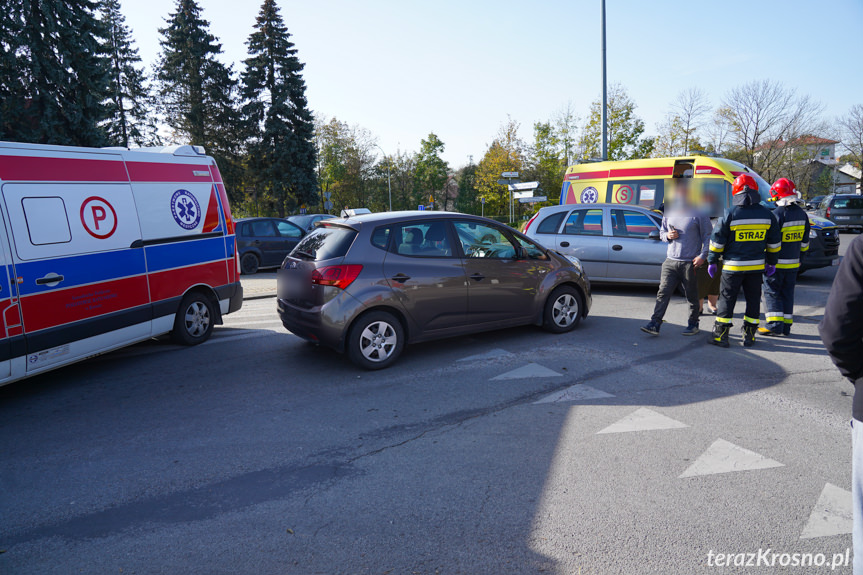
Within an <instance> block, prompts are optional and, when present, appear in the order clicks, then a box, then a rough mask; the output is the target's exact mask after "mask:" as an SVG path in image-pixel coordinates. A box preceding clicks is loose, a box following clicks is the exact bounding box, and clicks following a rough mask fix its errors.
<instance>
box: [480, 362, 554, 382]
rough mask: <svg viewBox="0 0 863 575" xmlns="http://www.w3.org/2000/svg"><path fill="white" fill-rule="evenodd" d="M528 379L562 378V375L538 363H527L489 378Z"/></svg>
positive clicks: (493, 379)
mask: <svg viewBox="0 0 863 575" xmlns="http://www.w3.org/2000/svg"><path fill="white" fill-rule="evenodd" d="M529 377H563V375H561V374H559V373H557V372H556V371H552V370H550V369H548V368H547V367H543V366H541V365H539V364H538V363H529V364H527V365H523V366H521V367H519V368H516V369H514V370H512V371H508V372H506V373H502V374H500V375H498V376H495V377H493V378H491V380H492V381H495V380H502V379H527V378H529Z"/></svg>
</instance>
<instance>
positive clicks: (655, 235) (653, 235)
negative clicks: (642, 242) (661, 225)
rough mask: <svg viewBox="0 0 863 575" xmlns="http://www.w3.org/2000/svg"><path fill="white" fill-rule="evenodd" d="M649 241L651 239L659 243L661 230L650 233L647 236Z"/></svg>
mask: <svg viewBox="0 0 863 575" xmlns="http://www.w3.org/2000/svg"><path fill="white" fill-rule="evenodd" d="M647 239H649V240H654V241H657V242H658V241H659V240H660V237H659V230H653V231H652V232H650V233H649V234H647Z"/></svg>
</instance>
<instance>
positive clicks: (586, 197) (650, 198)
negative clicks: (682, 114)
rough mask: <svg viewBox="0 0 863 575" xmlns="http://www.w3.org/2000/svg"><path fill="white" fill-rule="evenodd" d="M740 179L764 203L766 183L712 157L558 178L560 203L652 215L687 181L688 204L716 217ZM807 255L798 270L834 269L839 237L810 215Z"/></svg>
mask: <svg viewBox="0 0 863 575" xmlns="http://www.w3.org/2000/svg"><path fill="white" fill-rule="evenodd" d="M740 174H749V175H750V176H752V177H753V178H755V181H756V182H758V191H759V193H760V194H761V198H762V199H763V200H764V201H765V202H768V203H769V199H770V184H769V183H767V182H766V181H765V180H764V178H762V177H761V176H759V175H758V174H757V173H756V172H755V171H754V170H752V169H751V168H749V167H748V166H745V165H743V164H741V163H739V162H735V161H734V160H729V159H726V158H717V157H712V156H697V155H696V156H679V157H670V158H647V159H643V160H623V161H608V162H588V163H584V164H576V165H574V166H570V167H569V168H568V169H567V170H566V174H565V176H564V178H563V187H562V188H561V191H560V204H561V205H565V204H628V205H635V206H641V207H644V208H647V209H651V210H659V209H661V208H662V206H663V204H664V202H665V200H666V194H668V193H670V192H671V188H672V186H671V183H672V182H673V181H674V180H673V179H674V178H692V182H691V186H690V188H691V194H692V198H691V199H692V200H693V201H695V202H697V203H698V204H700V205H701V206H703V207H704V208H705V209H706V210H707V211H708V213H709V214H710V215H711V216H713V217H718V216H721V215H722V214H723V212H724V211H725V210H726V209H727V208H728V207H730V206H731V185H732V183H733V182H734V179H735V178H736V177H737V176H739V175H740ZM809 223H810V224H811V227H812V233H811V235H810V252H809V254H807V257H806V259H805V261H804V263H803V266H802V268H803V269H812V268H818V267H824V266H829V265H835V263H836V262H838V258H839V254H838V252H839V235H838V233H837V231H836V226H835V224H833V223H832V222H830V221H829V220H825V219H824V218H820V217H818V216H815V215H812V214H810V215H809Z"/></svg>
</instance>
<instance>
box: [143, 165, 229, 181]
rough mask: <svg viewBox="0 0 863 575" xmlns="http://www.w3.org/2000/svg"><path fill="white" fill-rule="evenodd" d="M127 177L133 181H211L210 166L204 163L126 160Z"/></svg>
mask: <svg viewBox="0 0 863 575" xmlns="http://www.w3.org/2000/svg"><path fill="white" fill-rule="evenodd" d="M126 166H127V167H128V168H129V179H130V180H132V181H133V182H212V181H213V176H211V175H210V166H208V165H206V164H162V163H156V162H126Z"/></svg>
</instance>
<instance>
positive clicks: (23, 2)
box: [0, 0, 109, 146]
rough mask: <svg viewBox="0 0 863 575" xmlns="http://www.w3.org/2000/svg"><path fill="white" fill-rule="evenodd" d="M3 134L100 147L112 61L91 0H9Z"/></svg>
mask: <svg viewBox="0 0 863 575" xmlns="http://www.w3.org/2000/svg"><path fill="white" fill-rule="evenodd" d="M2 12H3V15H2V17H0V24H2V25H0V30H2V32H0V47H2V59H0V84H2V88H0V90H2V91H0V96H2V99H3V103H2V105H0V113H2V117H0V138H2V139H6V140H17V141H26V142H37V143H46V144H69V145H79V146H101V145H103V144H105V143H106V138H105V134H104V132H103V131H102V129H101V128H100V127H99V123H100V122H101V121H102V120H103V119H104V118H105V106H104V104H103V102H104V100H105V98H106V96H107V93H108V82H109V77H108V72H109V63H108V60H107V58H106V57H105V56H106V54H105V46H104V42H105V40H106V37H107V35H106V32H105V28H104V26H103V25H102V23H101V22H100V21H99V20H98V19H97V18H96V15H95V12H96V2H95V1H94V0H39V1H37V0H7V2H5V3H4V6H3V10H2Z"/></svg>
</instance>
